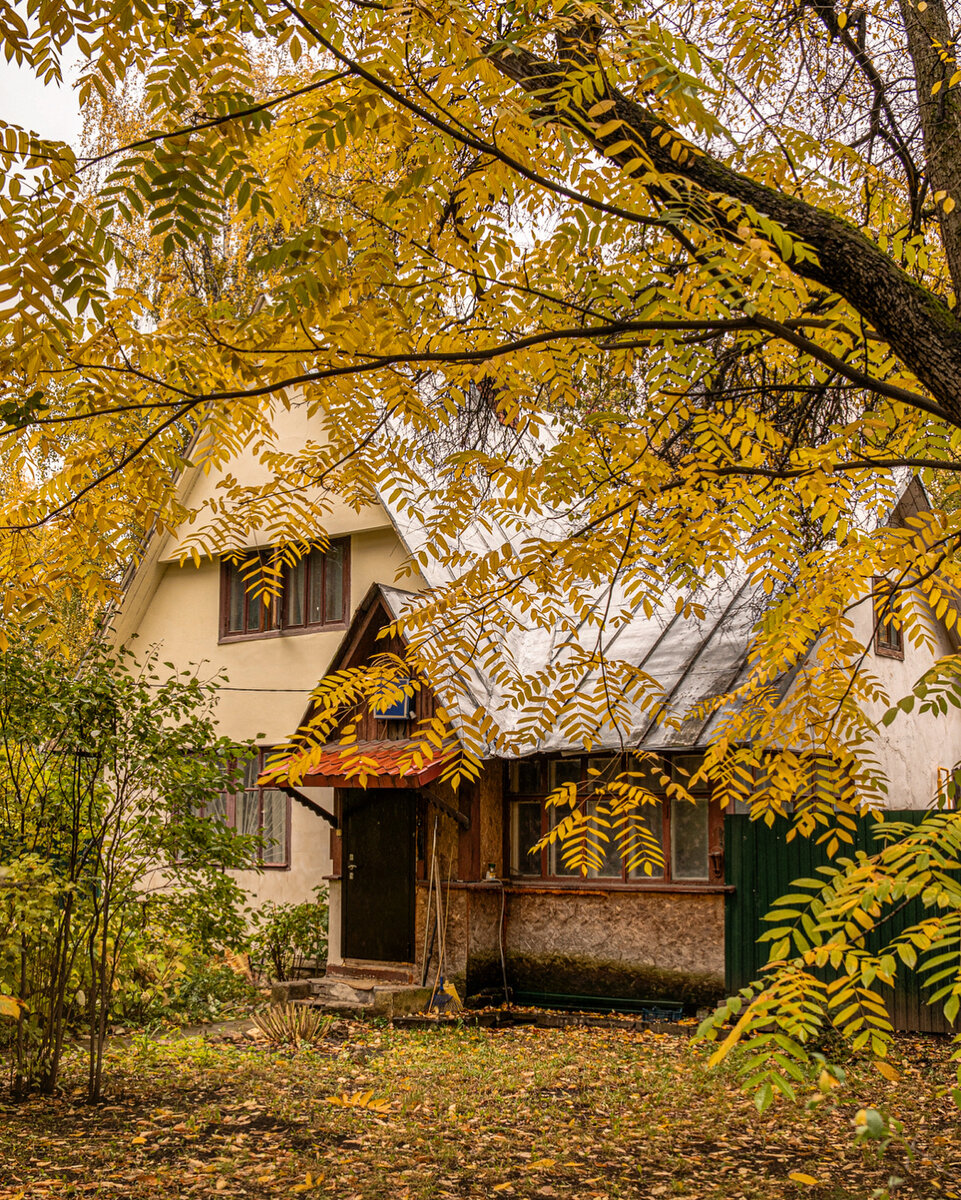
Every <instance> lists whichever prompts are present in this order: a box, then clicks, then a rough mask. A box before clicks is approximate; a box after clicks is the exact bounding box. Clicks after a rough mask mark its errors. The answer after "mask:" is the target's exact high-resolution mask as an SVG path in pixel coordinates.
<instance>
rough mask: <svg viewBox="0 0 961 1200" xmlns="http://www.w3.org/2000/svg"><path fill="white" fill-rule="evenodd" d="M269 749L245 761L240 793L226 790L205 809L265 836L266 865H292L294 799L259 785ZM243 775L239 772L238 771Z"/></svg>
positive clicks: (241, 828) (263, 856) (262, 849)
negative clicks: (291, 816)
mask: <svg viewBox="0 0 961 1200" xmlns="http://www.w3.org/2000/svg"><path fill="white" fill-rule="evenodd" d="M270 753H271V751H270V750H269V749H264V750H260V751H258V753H257V756H256V758H253V759H250V760H248V761H247V762H245V763H244V764H243V778H242V779H240V778H238V780H237V782H238V784H242V786H240V787H238V789H237V791H236V792H233V793H227V792H225V793H223V794H222V795H221V796H219V797H218V798H217V799H216V800H214V801H212V802H210V803H208V804H207V805H206V806H205V808H204V814H203V815H204V816H206V817H211V818H213V819H214V820H219V821H223V822H224V823H225V824H226V825H228V826H229V827H230V828H231V829H235V830H236V831H237V832H238V833H242V834H247V835H254V836H255V837H260V838H262V839H263V844H262V845H261V847H260V848H259V850H258V853H257V861H258V862H259V863H262V864H263V865H264V866H265V867H287V866H289V865H290V800H289V798H288V797H287V795H286V794H285V793H284V792H282V791H280V790H279V789H278V788H260V787H257V777H258V776H259V775H260V773H261V771H263V769H264V766H265V763H266V760H267V757H268V755H269V754H270ZM238 774H239V772H238Z"/></svg>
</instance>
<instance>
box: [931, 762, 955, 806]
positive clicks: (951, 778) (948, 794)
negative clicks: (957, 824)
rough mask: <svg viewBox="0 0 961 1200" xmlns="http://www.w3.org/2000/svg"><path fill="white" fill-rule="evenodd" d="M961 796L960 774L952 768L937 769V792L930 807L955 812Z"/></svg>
mask: <svg viewBox="0 0 961 1200" xmlns="http://www.w3.org/2000/svg"><path fill="white" fill-rule="evenodd" d="M959 794H961V772H959V771H958V770H957V769H956V768H954V767H938V790H937V793H936V795H935V797H934V804H933V806H932V807H934V808H940V809H947V810H948V811H949V812H956V811H957V808H958V796H959Z"/></svg>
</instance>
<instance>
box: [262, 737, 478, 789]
mask: <svg viewBox="0 0 961 1200" xmlns="http://www.w3.org/2000/svg"><path fill="white" fill-rule="evenodd" d="M456 753H457V743H456V742H455V741H453V740H452V739H448V740H447V741H445V742H442V743H441V744H440V745H439V746H435V745H433V744H431V743H430V742H425V741H422V740H421V739H420V738H403V739H400V740H397V741H368V742H330V743H329V744H328V745H326V746H314V747H312V748H311V749H309V750H298V751H297V752H295V753H294V754H291V755H290V757H289V758H286V759H284V760H283V761H281V762H279V763H275V764H274V765H273V766H270V767H268V768H267V769H266V770H265V771H263V772H262V773H261V774H260V776H259V778H258V780H257V784H258V786H260V787H278V786H279V787H361V788H377V787H382V788H386V787H389V788H398V787H410V788H416V787H423V786H424V785H425V784H427V783H432V782H433V781H434V780H435V779H437V778H438V777H439V776H440V774H441V772H442V771H443V770H444V767H445V766H446V765H447V764H448V763H449V762H450V760H451V759H452V758H453V757H454V755H455V754H456Z"/></svg>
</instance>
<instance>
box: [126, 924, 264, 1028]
mask: <svg viewBox="0 0 961 1200" xmlns="http://www.w3.org/2000/svg"><path fill="white" fill-rule="evenodd" d="M119 979H120V982H118V984H117V985H116V987H115V989H114V996H113V1003H112V1004H111V1021H112V1022H113V1023H114V1024H118V1025H125V1026H133V1027H136V1028H139V1029H152V1028H157V1027H158V1026H161V1025H196V1024H199V1023H201V1022H203V1021H216V1020H223V1019H225V1018H228V1017H232V1016H234V1015H237V1014H239V1013H241V1012H243V1011H245V1010H246V1009H248V1008H249V1007H250V1006H251V1005H252V1004H254V1003H256V1002H257V1001H259V1000H261V999H262V998H263V997H262V996H261V994H260V992H258V990H257V988H255V987H254V986H253V984H252V983H251V982H250V980H249V979H248V978H247V977H246V975H245V974H244V973H243V972H242V971H239V970H237V969H236V968H235V967H233V966H230V965H229V964H228V963H225V962H223V961H218V960H217V959H216V958H210V956H209V955H208V954H206V953H205V952H204V951H202V950H198V949H196V948H191V947H190V946H187V945H184V944H183V943H177V942H174V941H172V940H170V939H167V940H163V939H157V940H156V941H154V942H152V943H149V944H145V945H144V946H143V947H142V948H141V953H140V956H139V958H138V960H137V962H136V965H135V966H133V968H132V969H131V970H129V971H127V972H124V974H123V975H122V976H120V977H119Z"/></svg>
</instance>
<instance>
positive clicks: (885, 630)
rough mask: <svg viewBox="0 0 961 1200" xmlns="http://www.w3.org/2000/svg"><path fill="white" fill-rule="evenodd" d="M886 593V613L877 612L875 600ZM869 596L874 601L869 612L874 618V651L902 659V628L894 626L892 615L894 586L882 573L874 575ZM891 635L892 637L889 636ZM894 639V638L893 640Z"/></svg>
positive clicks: (894, 599) (893, 610) (881, 654)
mask: <svg viewBox="0 0 961 1200" xmlns="http://www.w3.org/2000/svg"><path fill="white" fill-rule="evenodd" d="M885 593H887V597H888V598H887V599H886V601H885V603H886V606H887V609H888V611H887V615H884V614H883V613H881V614H879V613H878V609H877V601H878V600H879V599H880V598H881V597H882V596H883V595H884V594H885ZM871 598H872V600H873V601H874V603H873V604H872V606H871V613H872V616H873V619H874V653H875V654H877V655H878V656H879V657H880V658H894V659H898V660H899V661H901V662H903V661H904V630H903V629H901V628H899V627H897V628H896V627H895V626H894V625H893V623H892V617H893V615H894V614H895V612H896V610H897V596H896V594H895V591H894V586H893V585H892V584H891V582H890V581H889V580H888V579H885V578H884V576H883V575H875V577H874V580H873V583H872V586H871ZM891 635H893V637H892V636H891ZM895 639H896V640H895Z"/></svg>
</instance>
